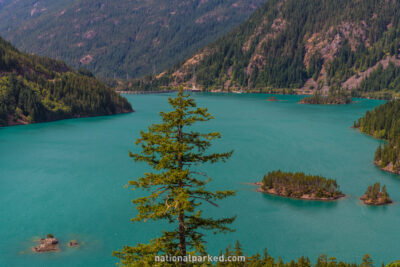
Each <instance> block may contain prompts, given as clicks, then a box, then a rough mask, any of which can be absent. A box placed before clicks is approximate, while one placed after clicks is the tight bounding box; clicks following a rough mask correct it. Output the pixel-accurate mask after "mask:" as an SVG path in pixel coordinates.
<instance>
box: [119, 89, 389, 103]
mask: <svg viewBox="0 0 400 267" xmlns="http://www.w3.org/2000/svg"><path fill="white" fill-rule="evenodd" d="M282 90H285V89H282ZM177 91H178V90H165V91H115V92H116V93H118V94H127V95H146V94H165V93H174V92H177ZM184 91H185V92H192V93H213V94H218V93H222V94H264V95H297V96H312V95H313V93H312V92H299V91H295V92H294V93H284V92H277V91H275V92H265V91H262V92H260V91H222V90H210V91H202V90H191V89H185V90H184ZM352 98H356V99H363V100H383V101H390V100H388V99H381V98H373V97H362V96H359V97H352ZM353 103H355V101H353V102H352V103H349V104H353ZM304 104H306V103H304ZM321 105H343V104H321Z"/></svg>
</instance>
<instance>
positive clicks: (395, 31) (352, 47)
mask: <svg viewBox="0 0 400 267" xmlns="http://www.w3.org/2000/svg"><path fill="white" fill-rule="evenodd" d="M399 9H400V3H399V2H398V1H393V0H391V1H379V0H362V1H361V2H357V3H356V2H354V1H348V0H339V1H329V0H322V1H321V0H311V1H300V2H299V1H295V0H289V1H285V2H283V3H282V2H281V1H278V0H271V1H268V2H267V3H266V4H265V5H264V6H263V7H262V8H259V9H258V10H257V11H256V12H255V13H254V14H253V15H252V16H251V18H250V19H249V20H247V21H246V22H245V23H244V24H242V25H241V26H240V27H238V28H236V29H235V30H234V31H232V32H231V33H229V34H227V35H225V36H224V37H222V38H220V39H219V40H218V41H216V42H215V43H213V44H210V45H208V46H206V47H205V48H203V49H201V50H200V51H198V52H197V54H196V55H201V57H200V58H201V59H200V60H199V62H197V63H194V64H189V63H188V62H189V61H187V62H186V63H187V64H178V65H177V66H175V67H174V68H172V69H169V70H168V71H167V72H165V73H163V74H162V75H159V76H154V75H150V76H149V77H146V78H145V79H143V80H142V81H141V82H137V81H135V82H133V83H132V84H131V88H133V89H134V90H146V89H151V90H154V89H157V88H160V87H163V86H170V85H174V84H179V83H182V82H183V83H187V84H188V86H189V87H190V85H191V84H196V85H197V86H199V87H200V88H202V89H204V90H212V89H222V90H226V91H229V90H233V89H235V88H241V89H246V90H249V91H252V90H254V89H256V90H258V89H260V90H263V91H268V90H269V89H271V88H284V89H290V88H301V87H302V86H304V84H305V82H306V81H307V80H308V79H310V78H313V79H314V80H316V81H317V82H318V88H319V87H320V86H324V85H325V86H330V87H332V86H338V87H341V86H342V83H343V82H345V81H346V80H347V79H349V78H350V77H351V76H353V75H358V73H359V72H363V71H366V70H367V69H368V68H371V67H373V66H375V65H376V64H377V63H378V62H379V61H380V60H382V59H384V58H386V57H388V56H397V55H398V53H399V48H400V42H399V37H400V19H399V17H398V16H397V15H396V14H397V12H398V10H399ZM315 10H318V12H316V11H315ZM336 40H337V42H336V43H335V41H336ZM332 42H333V43H335V44H334V45H335V47H331V46H327V45H326V44H327V43H332ZM321 46H322V47H323V48H321ZM188 64H189V65H188ZM392 68H393V67H390V68H389V70H388V72H389V73H390V72H393V71H392ZM376 76H379V75H375V76H372V77H371V78H370V80H369V81H368V82H367V83H372V82H373V83H377V81H376V80H377V79H378V77H376ZM147 83H149V84H150V85H144V84H147ZM389 83H390V82H389ZM366 87H367V86H366V85H365V84H363V85H362V86H360V88H354V89H355V91H356V92H358V94H360V93H361V92H363V91H365V90H366ZM395 88H397V87H396V86H395V85H391V86H389V87H388V88H387V89H388V90H395ZM314 89H317V88H314ZM383 89H385V87H381V86H378V87H374V89H368V90H375V91H380V90H383Z"/></svg>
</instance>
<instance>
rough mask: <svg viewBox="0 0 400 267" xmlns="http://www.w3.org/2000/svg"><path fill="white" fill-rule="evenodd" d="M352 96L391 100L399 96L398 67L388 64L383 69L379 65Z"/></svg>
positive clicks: (399, 77)
mask: <svg viewBox="0 0 400 267" xmlns="http://www.w3.org/2000/svg"><path fill="white" fill-rule="evenodd" d="M353 96H358V97H359V96H362V97H373V98H378V99H392V98H396V97H399V96H400V67H399V66H396V65H395V64H393V62H390V63H389V65H388V67H387V68H386V69H385V68H384V67H383V66H382V65H379V66H378V68H377V69H376V70H374V71H373V72H372V73H371V74H370V75H369V76H368V77H367V78H366V79H364V80H363V81H362V82H361V85H360V86H359V87H358V88H357V89H356V90H355V91H354V92H353Z"/></svg>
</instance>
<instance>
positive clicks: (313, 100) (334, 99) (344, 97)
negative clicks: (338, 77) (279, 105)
mask: <svg viewBox="0 0 400 267" xmlns="http://www.w3.org/2000/svg"><path fill="white" fill-rule="evenodd" d="M352 102H353V100H352V98H351V96H350V95H348V94H347V93H344V92H335V93H329V95H322V94H320V93H315V94H313V95H312V96H310V97H306V98H303V99H302V100H300V102H299V104H314V105H345V104H351V103H352Z"/></svg>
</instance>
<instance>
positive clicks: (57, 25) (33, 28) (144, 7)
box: [0, 0, 265, 79]
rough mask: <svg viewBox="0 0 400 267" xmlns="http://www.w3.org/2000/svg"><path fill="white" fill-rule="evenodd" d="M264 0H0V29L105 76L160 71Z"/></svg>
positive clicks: (29, 47)
mask: <svg viewBox="0 0 400 267" xmlns="http://www.w3.org/2000/svg"><path fill="white" fill-rule="evenodd" d="M264 1H265V0H213V1H208V0H168V1H165V0H153V1H140V0H130V1H126V0H113V1H109V0H98V1H95V2H91V1H85V0H77V1H69V0H58V1H49V0H41V1H36V0H24V1H10V0H3V1H0V35H2V36H3V37H4V38H6V39H7V40H8V41H10V42H12V43H13V44H14V45H15V46H16V47H17V48H19V49H21V50H22V51H26V52H31V53H35V54H38V55H42V56H48V57H51V58H57V59H61V60H63V61H65V62H67V63H68V64H69V65H71V66H73V67H74V68H79V67H85V68H87V69H89V70H90V71H92V72H93V73H94V74H95V75H96V76H97V77H99V78H106V77H107V78H114V77H116V78H118V79H126V78H129V77H130V78H132V77H140V76H143V75H146V74H149V73H153V72H160V71H162V70H163V69H166V68H169V67H171V66H173V65H174V64H176V63H178V62H179V61H182V60H184V59H185V58H186V57H188V56H190V55H191V54H192V53H194V52H195V51H196V50H197V49H199V48H201V47H203V46H205V45H207V44H208V43H210V42H212V41H215V40H216V39H217V38H218V37H220V36H221V35H223V34H225V33H227V32H228V31H230V30H232V29H233V28H234V27H236V26H238V25H239V24H240V23H242V22H243V21H245V20H246V19H247V18H248V17H249V16H250V15H251V14H252V13H253V12H254V10H255V9H257V7H259V6H261V5H262V4H263V3H264Z"/></svg>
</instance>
